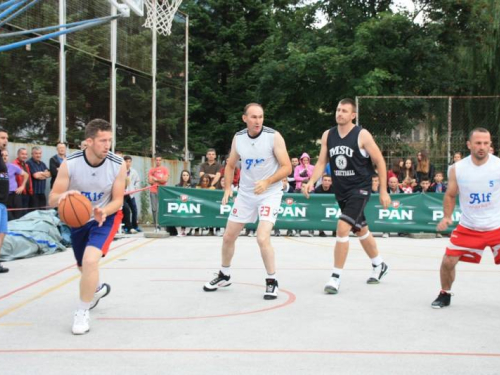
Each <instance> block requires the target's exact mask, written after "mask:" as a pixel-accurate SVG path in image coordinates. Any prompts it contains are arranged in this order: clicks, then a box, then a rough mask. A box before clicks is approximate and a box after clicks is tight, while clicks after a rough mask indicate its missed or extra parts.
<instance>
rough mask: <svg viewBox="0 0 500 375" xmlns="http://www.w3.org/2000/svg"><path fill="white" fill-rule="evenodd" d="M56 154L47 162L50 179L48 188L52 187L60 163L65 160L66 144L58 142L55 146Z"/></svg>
mask: <svg viewBox="0 0 500 375" xmlns="http://www.w3.org/2000/svg"><path fill="white" fill-rule="evenodd" d="M56 149H57V154H55V155H54V156H52V157H51V158H50V160H49V170H50V175H51V176H52V178H51V179H50V188H51V189H52V186H54V181H55V180H56V178H57V172H58V171H59V167H60V166H61V164H62V162H63V161H64V160H66V151H67V150H66V143H63V142H58V143H57V145H56Z"/></svg>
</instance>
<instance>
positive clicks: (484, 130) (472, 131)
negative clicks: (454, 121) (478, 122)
mask: <svg viewBox="0 0 500 375" xmlns="http://www.w3.org/2000/svg"><path fill="white" fill-rule="evenodd" d="M474 133H489V131H488V129H485V128H481V127H478V128H474V129H472V130H471V131H470V133H469V141H470V140H471V139H472V136H473V135H474Z"/></svg>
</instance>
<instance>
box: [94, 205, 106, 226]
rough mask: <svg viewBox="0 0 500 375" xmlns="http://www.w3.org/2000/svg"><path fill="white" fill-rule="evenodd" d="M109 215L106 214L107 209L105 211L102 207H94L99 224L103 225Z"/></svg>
mask: <svg viewBox="0 0 500 375" xmlns="http://www.w3.org/2000/svg"><path fill="white" fill-rule="evenodd" d="M107 216H108V215H107V214H106V211H104V210H103V209H102V208H100V207H94V220H95V221H97V222H98V223H99V226H100V227H102V225H103V224H104V222H105V221H106V217H107Z"/></svg>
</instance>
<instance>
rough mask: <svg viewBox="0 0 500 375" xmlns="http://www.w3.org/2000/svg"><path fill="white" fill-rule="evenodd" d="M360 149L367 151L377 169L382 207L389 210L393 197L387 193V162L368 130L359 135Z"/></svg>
mask: <svg viewBox="0 0 500 375" xmlns="http://www.w3.org/2000/svg"><path fill="white" fill-rule="evenodd" d="M359 147H360V148H364V149H365V150H366V152H367V153H368V155H370V158H371V159H372V162H373V164H375V166H376V167H377V172H378V179H379V181H380V187H379V191H380V195H379V200H380V204H381V205H382V207H384V208H387V207H389V205H390V204H391V197H390V196H389V193H388V192H387V168H386V165H385V160H384V157H383V156H382V152H380V149H379V148H378V146H377V144H376V143H375V140H374V139H373V137H372V135H371V134H370V132H369V131H368V130H366V129H363V130H361V132H360V133H359Z"/></svg>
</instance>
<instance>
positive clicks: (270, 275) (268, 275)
mask: <svg viewBox="0 0 500 375" xmlns="http://www.w3.org/2000/svg"><path fill="white" fill-rule="evenodd" d="M267 279H273V280H276V272H275V273H273V274H269V273H268V274H267Z"/></svg>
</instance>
